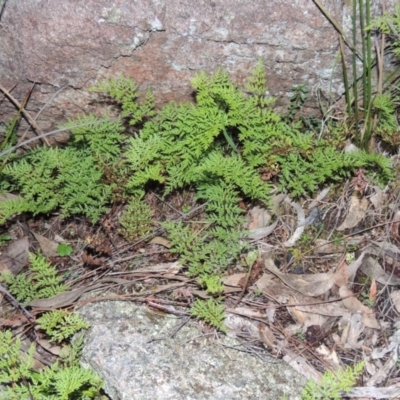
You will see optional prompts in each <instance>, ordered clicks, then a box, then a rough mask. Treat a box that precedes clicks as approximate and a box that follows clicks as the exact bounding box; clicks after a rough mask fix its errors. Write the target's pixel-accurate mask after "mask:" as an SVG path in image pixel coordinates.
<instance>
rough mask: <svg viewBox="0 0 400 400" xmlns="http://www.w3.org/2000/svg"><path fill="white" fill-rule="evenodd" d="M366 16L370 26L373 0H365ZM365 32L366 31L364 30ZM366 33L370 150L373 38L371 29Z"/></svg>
mask: <svg viewBox="0 0 400 400" xmlns="http://www.w3.org/2000/svg"><path fill="white" fill-rule="evenodd" d="M365 14H366V15H365V17H366V20H365V22H366V24H367V26H369V25H370V24H371V0H366V1H365ZM363 33H364V31H363ZM365 35H366V51H367V68H366V72H367V93H366V97H367V104H368V113H367V117H368V118H367V131H366V132H367V137H366V138H365V139H366V143H365V144H366V145H367V146H368V147H369V150H372V148H371V143H370V140H371V139H372V124H371V122H372V120H371V117H372V116H371V111H372V40H371V36H372V34H371V30H370V29H368V30H367V31H366V32H365Z"/></svg>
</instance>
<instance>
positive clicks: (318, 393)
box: [302, 362, 364, 400]
mask: <svg viewBox="0 0 400 400" xmlns="http://www.w3.org/2000/svg"><path fill="white" fill-rule="evenodd" d="M363 369H364V362H361V363H359V364H356V365H354V366H353V367H347V368H346V369H345V370H339V371H337V372H336V373H334V372H332V371H327V372H325V374H324V375H323V376H322V379H321V381H320V382H319V383H316V382H315V381H313V380H310V381H309V382H308V383H307V386H306V387H305V388H304V390H303V392H302V400H341V399H342V398H343V394H345V393H348V392H351V390H352V388H353V386H354V385H355V384H356V382H357V379H358V377H359V376H360V374H361V372H362V371H363Z"/></svg>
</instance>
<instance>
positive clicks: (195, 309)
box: [190, 299, 226, 332]
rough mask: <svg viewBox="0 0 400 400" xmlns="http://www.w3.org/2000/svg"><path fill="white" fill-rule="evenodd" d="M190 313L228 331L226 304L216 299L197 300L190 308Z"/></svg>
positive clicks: (223, 330)
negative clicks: (225, 321)
mask: <svg viewBox="0 0 400 400" xmlns="http://www.w3.org/2000/svg"><path fill="white" fill-rule="evenodd" d="M190 313H191V314H192V315H194V316H195V317H198V318H200V319H203V320H204V321H206V322H207V323H209V324H210V325H212V326H214V327H215V328H217V329H219V330H221V331H222V332H226V327H225V325H224V319H225V313H224V306H223V305H222V304H220V303H218V302H217V301H215V300H214V299H209V300H207V301H205V300H196V301H195V302H194V304H193V306H192V308H191V309H190Z"/></svg>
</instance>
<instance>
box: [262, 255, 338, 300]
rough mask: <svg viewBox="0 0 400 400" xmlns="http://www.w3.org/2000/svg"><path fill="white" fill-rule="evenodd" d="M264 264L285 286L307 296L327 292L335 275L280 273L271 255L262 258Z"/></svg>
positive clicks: (333, 282)
mask: <svg viewBox="0 0 400 400" xmlns="http://www.w3.org/2000/svg"><path fill="white" fill-rule="evenodd" d="M264 264H265V267H266V268H267V270H268V271H270V272H271V273H273V274H274V275H276V276H277V277H278V278H279V279H280V280H281V281H282V282H284V283H285V284H286V285H287V286H289V287H290V288H292V289H294V290H297V291H298V292H300V293H303V294H305V295H307V296H311V297H317V296H321V295H322V294H324V293H326V292H328V291H329V290H330V289H331V288H332V286H333V285H334V284H335V279H336V276H335V274H332V273H319V274H309V275H306V274H304V275H298V274H287V273H282V272H281V271H279V269H278V268H277V267H276V266H275V263H274V261H273V260H272V258H271V257H268V258H266V259H264Z"/></svg>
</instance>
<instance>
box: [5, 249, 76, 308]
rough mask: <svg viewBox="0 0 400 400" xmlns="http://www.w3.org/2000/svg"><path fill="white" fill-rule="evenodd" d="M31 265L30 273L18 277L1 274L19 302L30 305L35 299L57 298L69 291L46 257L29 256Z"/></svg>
mask: <svg viewBox="0 0 400 400" xmlns="http://www.w3.org/2000/svg"><path fill="white" fill-rule="evenodd" d="M29 261H30V263H31V266H30V273H29V274H28V273H26V274H23V273H20V274H18V275H17V276H14V275H12V274H6V273H3V274H1V278H2V279H3V280H4V281H5V282H6V284H7V285H8V290H9V291H10V293H11V294H13V295H14V296H15V297H16V298H17V300H19V301H21V302H24V303H29V302H31V301H32V300H35V299H41V298H48V297H52V296H55V295H56V294H58V293H61V292H63V291H65V290H67V289H68V286H67V285H62V284H61V281H62V277H60V276H59V275H58V273H57V270H56V269H55V268H54V267H53V266H52V265H50V264H49V263H48V262H47V261H46V259H45V257H44V256H42V255H40V254H38V255H35V254H32V253H30V254H29Z"/></svg>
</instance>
